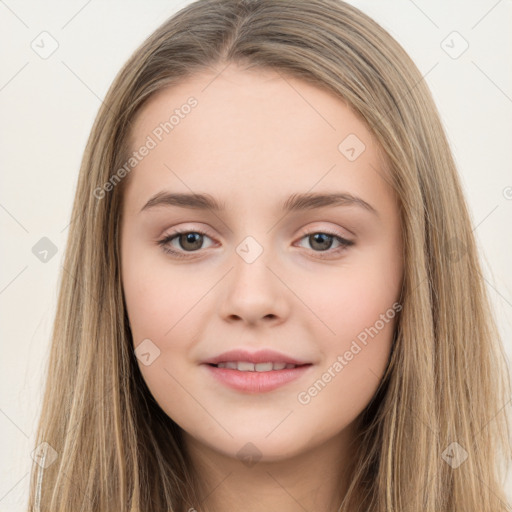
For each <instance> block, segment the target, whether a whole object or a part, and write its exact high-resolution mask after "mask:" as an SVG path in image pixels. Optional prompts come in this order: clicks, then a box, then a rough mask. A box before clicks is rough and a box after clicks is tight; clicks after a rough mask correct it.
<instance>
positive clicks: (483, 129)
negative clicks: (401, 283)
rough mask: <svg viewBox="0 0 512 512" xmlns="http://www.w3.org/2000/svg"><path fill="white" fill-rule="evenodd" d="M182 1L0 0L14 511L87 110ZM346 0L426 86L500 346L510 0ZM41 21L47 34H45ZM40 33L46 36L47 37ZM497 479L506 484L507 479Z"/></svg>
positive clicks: (5, 421) (511, 168)
mask: <svg viewBox="0 0 512 512" xmlns="http://www.w3.org/2000/svg"><path fill="white" fill-rule="evenodd" d="M188 3H190V1H181V2H178V1H177V0H175V1H170V0H166V1H157V0H151V1H144V2H142V1H141V0H139V1H123V2H121V1H109V2H106V1H103V2H100V1H98V0H96V1H94V0H89V1H69V0H68V1H66V2H55V1H47V2H44V3H40V2H36V1H27V2H23V3H21V2H15V1H14V0H6V1H2V2H0V48H2V49H3V52H2V66H1V67H0V108H1V116H0V130H1V133H0V141H1V151H0V162H1V170H2V172H1V188H0V226H1V230H2V231H1V232H2V236H3V244H4V250H3V251H2V252H3V258H2V265H1V270H0V308H1V312H2V318H1V323H0V330H1V331H0V333H1V339H2V344H1V347H2V350H1V356H0V357H1V359H0V361H1V374H2V387H1V395H0V448H1V452H0V453H1V461H2V462H1V468H0V510H2V511H9V512H10V511H13V512H17V511H23V510H24V507H25V504H26V500H27V496H28V484H29V468H30V463H31V458H30V457H31V452H32V450H33V448H34V447H33V443H34V438H35V428H36V422H37V418H38V414H39V412H40V401H41V397H42V391H43V384H44V377H45V375H44V370H45V367H46V363H47V358H48V350H49V338H50V334H51V329H52V322H53V318H54V314H55V305H56V299H57V292H58V282H59V277H60V272H61V263H62V255H63V251H64V248H65V244H66V240H67V235H68V229H67V226H68V223H69V218H70V214H71V206H72V202H73V198H74V191H75V187H76V183H77V177H78V170H79V166H80V161H81V158H82V154H83V150H84V147H85V144H86V140H87V137H88V134H89V131H90V129H91V126H92V123H93V120H94V118H95V116H96V113H97V111H98V108H99V106H100V104H101V103H100V102H101V100H102V99H103V98H104V95H105V93H106V91H107V89H108V87H109V86H110V84H111V82H112V80H113V79H114V77H115V75H116V74H117V72H118V71H119V69H120V68H121V66H122V65H123V64H124V62H125V61H126V60H127V59H128V57H129V56H130V55H131V53H132V52H133V51H134V50H135V49H136V47H137V46H138V45H139V44H140V43H141V42H142V41H143V40H144V39H145V38H146V37H147V36H149V34H150V33H151V32H153V30H154V29H156V28H157V26H159V25H160V24H161V23H162V22H163V21H164V20H165V19H166V18H167V17H169V16H170V15H172V14H173V13H174V12H176V11H178V10H179V9H181V8H182V7H183V6H184V5H186V4H188ZM350 3H351V4H353V5H355V6H356V7H359V8H360V9H361V10H363V11H364V12H366V13H367V14H369V15H370V16H371V17H373V18H374V19H375V20H376V21H377V22H378V23H380V24H381V25H382V26H383V27H384V28H385V29H387V30H388V31H389V32H390V33H391V35H393V36H394V37H395V38H396V39H397V40H398V41H399V42H400V43H401V44H402V46H403V47H404V48H405V49H406V51H407V52H408V53H409V55H410V56H411V57H412V59H413V60H414V61H415V63H416V65H417V66H418V68H419V69H420V71H421V72H422V74H423V75H424V76H425V80H426V81H427V83H428V85H429V87H430V89H431V91H432V94H433V96H434V99H435V101H436V103H437V106H438V109H439V111H440V113H441V117H442V121H443V123H444V126H445V128H446V131H447V134H448V137H449V141H450V144H451V147H452V150H453V152H454V156H455V159H456V162H457V165H458V168H459V173H460V177H461V181H462V185H463V187H464V191H465V194H466V197H467V200H468V202H469V206H470V209H471V215H472V223H473V227H474V234H475V236H476V238H477V242H478V245H479V248H480V251H481V258H482V262H483V268H484V275H485V277H486V282H487V286H488V289H489V292H490V297H491V299H492V301H493V304H494V307H495V313H496V317H497V320H498V322H499V327H500V331H501V334H502V336H503V339H504V343H505V349H506V352H507V356H508V357H509V358H510V354H511V352H512V327H511V325H512V322H511V320H512V272H511V269H510V255H511V254H512V237H511V227H510V226H511V220H512V159H511V151H510V147H511V145H512V116H511V114H512V66H511V62H512V58H511V57H512V32H511V31H510V22H511V21H512V2H511V1H510V0H500V1H497V0H480V1H472V2H468V1H463V0H452V1H450V2H447V1H446V0H435V1H432V0H430V1H427V0H416V1H414V2H413V1H412V0H386V1H383V0H381V1H378V2H377V1H374V2H371V1H355V0H351V1H350ZM454 31H455V32H457V33H458V35H457V34H453V32H454ZM42 32H47V33H48V34H50V35H49V36H48V35H43V36H41V35H40V34H41V33H42ZM41 38H46V39H44V43H41ZM52 40H55V41H56V43H52ZM443 41H444V42H443ZM51 44H54V45H56V44H58V47H57V49H56V50H55V52H54V53H53V54H52V55H50V56H49V57H47V58H42V57H41V56H40V55H39V54H38V53H36V51H34V50H33V46H36V47H37V46H38V45H39V47H43V46H44V48H45V49H46V50H49V49H51ZM466 45H468V48H467V49H466V50H465V51H464V52H463V53H461V52H462V50H464V48H465V46H466ZM39 51H42V49H41V50H39ZM459 53H460V55H459ZM455 57H456V58H455ZM43 237H47V238H49V239H50V240H51V242H52V243H53V244H54V245H55V247H56V251H57V252H56V254H55V255H54V256H53V257H51V258H49V260H48V261H47V262H43V261H41V260H40V259H39V258H37V257H36V255H35V254H34V252H33V250H32V249H33V247H34V246H35V245H36V244H37V243H38V242H39V241H40V240H41V238H43ZM503 405H504V406H505V408H506V409H507V410H508V409H509V407H510V403H508V404H506V405H505V404H503ZM507 492H509V493H510V495H512V480H511V479H510V478H509V480H508V487H507Z"/></svg>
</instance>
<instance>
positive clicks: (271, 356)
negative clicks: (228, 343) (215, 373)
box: [203, 349, 309, 366]
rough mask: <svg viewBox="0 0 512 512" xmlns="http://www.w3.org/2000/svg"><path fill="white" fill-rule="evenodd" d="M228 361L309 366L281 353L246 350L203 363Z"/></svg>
mask: <svg viewBox="0 0 512 512" xmlns="http://www.w3.org/2000/svg"><path fill="white" fill-rule="evenodd" d="M228 361H237V362H241V361H244V362H249V363H268V362H272V363H289V364H295V365H297V366H298V365H303V364H309V363H308V362H307V361H300V360H299V359H295V358H294V357H290V356H288V355H286V354H281V353H280V352H276V351H275V350H269V349H266V350H258V351H257V352H249V351H247V350H244V349H237V350H229V351H228V352H223V353H222V354H219V355H218V356H215V357H212V358H210V359H207V360H206V361H203V363H204V364H218V363H226V362H228Z"/></svg>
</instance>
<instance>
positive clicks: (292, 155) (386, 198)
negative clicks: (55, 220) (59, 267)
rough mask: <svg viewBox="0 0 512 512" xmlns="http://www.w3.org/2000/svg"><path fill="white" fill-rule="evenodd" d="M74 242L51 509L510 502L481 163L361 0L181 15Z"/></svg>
mask: <svg viewBox="0 0 512 512" xmlns="http://www.w3.org/2000/svg"><path fill="white" fill-rule="evenodd" d="M208 241H209V242H208ZM326 242H327V243H326ZM204 243H206V244H207V245H206V246H204V245H203V244H204ZM332 243H335V244H338V245H336V246H335V247H334V248H333V247H332ZM188 244H192V246H191V247H190V246H189V245H188ZM318 244H320V245H318ZM323 244H326V245H327V247H325V246H324V245H323ZM64 267H65V270H66V272H65V273H64V274H63V280H62V285H61V292H60V297H59V304H58V311H57V317H56V321H55V329H54V334H53V344H52V352H51V360H50V363H49V364H50V366H49V375H48V383H47V388H46V395H45V402H44V405H43V412H42V415H41V419H40V426H39V432H38V447H40V450H41V457H40V458H39V461H40V462H39V463H38V464H34V471H33V476H32V492H31V498H30V507H31V509H32V507H35V508H36V509H39V510H52V511H58V510H62V511H64V510H130V511H144V510H152V511H157V510H162V511H163V510H173V511H179V512H184V511H187V510H200V511H203V510H205V511H206V510H213V511H218V510H222V511H230V510H235V509H239V508H242V507H243V508H244V510H269V509H274V508H279V509H280V510H290V511H291V510H303V509H307V510H313V509H315V510H322V511H323V510H325V511H328V510H329V511H330V510H343V511H356V510H371V511H388V510H395V511H400V512H402V511H404V512H405V511H418V510H425V511H432V512H434V511H436V512H439V511H452V510H464V511H465V512H467V511H475V512H476V511H477V510H478V511H479V512H480V511H499V510H503V511H504V510H507V505H506V499H505V495H504V492H503V489H502V488H501V483H500V473H499V469H500V466H499V462H508V459H509V457H510V451H509V450H510V448H509V445H508V420H507V418H506V417H505V416H504V415H503V413H500V409H501V408H502V407H503V405H504V404H505V403H506V401H507V400H508V396H509V395H510V384H509V380H508V374H507V372H506V366H505V364H504V359H503V352H502V346H501V343H500V341H499V336H498V332H497V329H496V327H495V324H494V321H493V316H492V313H491V311H490V308H489V305H488V299H487V297H486V293H485V287H484V283H483V279H482V276H481V273H480V272H481V271H480V265H479V261H478V255H477V250H476V247H475V241H474V237H473V234H472V230H471V223H470V220H469V215H468V211H467V206H466V203H465V200H464V197H463V194H462V192H461V186H460V182H459V178H458V176H457V172H456V168H455V164H454V161H453V158H452V155H451V152H450V148H449V145H448V143H447V140H446V137H445V134H444V131H443V127H442V125H441V122H440V120H439V115H438V113H437V109H436V107H435V105H434V103H433V100H432V98H431V95H430V92H429V91H428V88H427V86H426V84H425V82H424V81H423V80H422V77H421V74H420V73H419V71H418V69H417V68H416V66H415V65H414V64H413V63H412V61H411V59H410V58H409V57H408V56H407V54H406V53H405V52H404V50H403V49H402V48H401V47H400V46H399V45H398V43H397V42H396V41H395V40H394V39H393V38H392V37H391V36H390V35H389V34H388V33H387V32H385V31H384V30H383V29H382V28H381V27H380V26H379V25H377V24H376V23H375V22H374V21H372V20H371V19H370V18H369V17H368V16H366V15H365V14H363V13H362V12H361V11H359V10H358V9H356V8H354V7H352V6H350V5H348V4H345V3H343V2H341V1H337V0H314V1H308V2H306V1H296V0H294V1H293V2H292V1H288V0H285V1H274V0H262V1H235V0H214V1H199V2H195V3H193V4H190V5H188V6H186V7H185V8H184V9H182V10H181V11H180V12H179V13H177V14H176V15H175V16H173V17H172V18H171V19H169V20H168V21H166V22H165V23H164V24H163V25H162V26H161V27H159V28H158V29H157V30H156V31H155V32H154V33H153V34H152V35H151V36H150V37H149V38H148V39H147V41H145V42H144V43H143V45H142V46H141V47H140V48H139V49H138V50H137V51H136V52H135V53H134V54H133V55H132V57H131V58H130V59H129V61H128V62H127V63H126V65H125V66H124V67H123V69H122V70H121V72H120V73H119V75H118V76H117V77H116V79H115V81H114V83H113V84H112V86H111V88H110V90H109V92H108V94H107V96H106V98H105V101H104V103H103V106H102V108H101V109H100V112H99V114H98V116H97V119H96V122H95V124H94V126H93V129H92V133H91V136H90V139H89V142H88V145H87V148H86V152H85V155H84V159H83V163H82V167H81V171H80V179H79V183H78V188H77V192H76V198H75V203H74V209H73V216H72V224H71V228H70V235H69V242H68V249H67V253H66V259H65V263H64ZM283 365H284V367H283ZM499 454H503V455H504V458H503V459H500V460H498V455H499Z"/></svg>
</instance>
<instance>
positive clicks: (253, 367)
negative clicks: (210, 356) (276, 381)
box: [216, 361, 297, 372]
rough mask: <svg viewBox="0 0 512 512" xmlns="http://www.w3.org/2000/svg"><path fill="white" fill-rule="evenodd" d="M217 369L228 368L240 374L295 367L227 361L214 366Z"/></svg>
mask: <svg viewBox="0 0 512 512" xmlns="http://www.w3.org/2000/svg"><path fill="white" fill-rule="evenodd" d="M216 366H217V367H218V368H229V369H231V370H238V371H241V372H270V371H272V370H283V369H290V368H295V367H296V366H297V365H295V364H292V363H272V362H268V363H256V364H254V363H249V362H247V361H227V362H225V363H219V364H217V365H216Z"/></svg>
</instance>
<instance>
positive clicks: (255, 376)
mask: <svg viewBox="0 0 512 512" xmlns="http://www.w3.org/2000/svg"><path fill="white" fill-rule="evenodd" d="M236 360H238V361H240V359H235V361H236ZM242 360H243V361H247V359H242ZM231 361H233V359H231ZM266 361H268V359H267V360H266ZM219 362H222V361H219ZM257 362H265V361H257ZM290 362H292V361H290ZM294 364H297V363H294ZM202 366H204V367H205V368H206V370H207V371H208V372H209V374H210V375H212V376H213V377H214V378H215V379H216V380H217V381H219V382H221V383H222V384H224V385H226V386H228V387H230V388H232V389H235V390H237V391H241V392H245V393H253V394H256V393H266V392H268V391H272V390H274V389H277V388H279V387H281V386H284V385H285V384H288V383H289V382H292V381H294V380H296V379H298V378H300V377H302V376H304V374H305V373H307V372H308V371H309V370H310V369H311V368H312V367H313V365H312V364H305V365H302V366H297V367H296V368H289V369H283V370H271V371H269V372H251V371H247V372H243V371H240V370H233V369H231V368H218V367H216V366H212V365H211V364H208V363H204V364H203V365H202Z"/></svg>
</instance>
